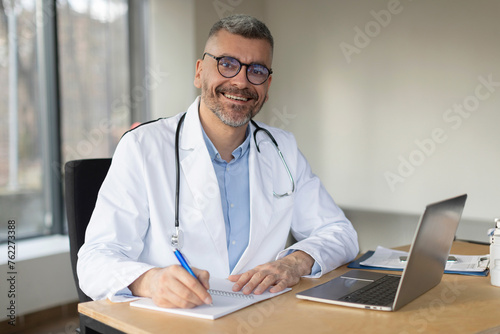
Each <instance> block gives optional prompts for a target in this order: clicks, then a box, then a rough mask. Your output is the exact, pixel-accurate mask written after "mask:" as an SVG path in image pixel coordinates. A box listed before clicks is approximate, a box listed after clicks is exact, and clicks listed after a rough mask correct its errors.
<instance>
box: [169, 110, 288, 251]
mask: <svg viewBox="0 0 500 334" xmlns="http://www.w3.org/2000/svg"><path fill="white" fill-rule="evenodd" d="M185 117H186V113H184V115H182V116H181V118H180V119H179V123H177V129H176V130H175V231H174V234H172V238H171V240H170V244H171V245H172V247H173V248H176V249H181V248H182V246H183V245H184V235H183V233H182V230H181V229H180V228H179V189H180V167H179V137H180V132H181V131H180V129H181V125H182V123H183V122H184V118H185ZM250 122H252V124H253V126H254V127H255V130H254V132H253V139H254V142H255V146H256V147H257V152H259V153H260V148H259V144H258V143H257V133H258V132H259V131H264V132H265V133H266V134H267V136H268V137H269V139H271V141H272V142H273V144H274V148H275V149H276V152H278V155H279V157H280V159H281V162H282V163H283V166H284V167H285V170H286V172H287V174H288V178H289V179H290V182H291V183H292V189H291V190H289V191H287V192H286V193H283V194H277V193H276V192H274V191H273V195H274V197H277V198H282V197H286V196H290V195H291V194H292V193H293V192H294V191H295V181H294V180H293V176H292V173H291V172H290V169H289V168H288V165H287V163H286V161H285V158H284V157H283V153H281V150H280V148H279V146H278V142H277V141H276V139H274V137H273V135H272V134H271V132H269V130H267V129H264V128H263V127H260V126H259V125H257V123H255V122H254V121H253V120H251V121H250Z"/></svg>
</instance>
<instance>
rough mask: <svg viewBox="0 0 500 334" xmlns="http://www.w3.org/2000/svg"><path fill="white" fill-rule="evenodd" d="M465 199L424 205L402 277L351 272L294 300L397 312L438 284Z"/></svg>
mask: <svg viewBox="0 0 500 334" xmlns="http://www.w3.org/2000/svg"><path fill="white" fill-rule="evenodd" d="M466 199H467V195H466V194H465V195H461V196H457V197H454V198H450V199H447V200H444V201H441V202H437V203H433V204H429V205H427V207H426V208H425V211H424V213H423V215H422V217H421V218H420V222H419V224H418V227H417V230H416V232H415V236H414V239H413V242H412V245H411V248H410V252H409V254H408V259H407V263H406V267H405V269H404V270H403V274H402V275H394V274H382V273H377V272H374V271H364V270H351V271H348V272H347V273H345V274H343V275H341V276H339V277H336V278H334V279H332V280H330V281H328V282H326V283H324V284H321V285H318V286H316V287H313V288H311V289H308V290H305V291H302V292H299V293H297V294H296V297H297V298H300V299H306V300H312V301H317V302H323V303H329V304H335V305H343V306H349V307H357V308H363V309H372V310H382V311H396V310H398V309H400V308H401V307H403V306H404V305H406V304H408V303H409V302H411V301H412V300H414V299H416V298H417V297H418V296H420V295H422V294H424V293H425V292H427V291H429V290H430V289H431V288H433V287H434V286H436V285H438V284H439V282H440V281H441V278H442V277H443V273H444V268H445V265H446V261H447V259H448V255H449V253H450V249H451V245H452V243H453V240H454V239H455V232H456V230H457V227H458V222H459V221H460V217H461V216H462V211H463V208H464V206H465V201H466Z"/></svg>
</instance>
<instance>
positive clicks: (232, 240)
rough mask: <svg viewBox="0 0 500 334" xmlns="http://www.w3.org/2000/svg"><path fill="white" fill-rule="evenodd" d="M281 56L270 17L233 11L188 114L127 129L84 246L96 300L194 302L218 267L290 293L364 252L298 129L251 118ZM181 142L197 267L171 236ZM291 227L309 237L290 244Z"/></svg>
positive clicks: (202, 65)
mask: <svg viewBox="0 0 500 334" xmlns="http://www.w3.org/2000/svg"><path fill="white" fill-rule="evenodd" d="M272 56H273V39H272V36H271V34H270V32H269V30H268V28H267V27H266V26H265V25H264V24H263V23H262V22H260V21H258V20H256V19H255V18H252V17H249V16H244V15H235V16H231V17H228V18H225V19H222V20H221V21H219V22H217V23H216V24H215V25H214V26H213V27H212V29H211V31H210V33H209V38H208V40H207V43H206V46H205V52H204V55H203V57H202V59H199V60H198V61H197V63H196V74H195V79H194V84H195V86H196V87H197V88H200V89H201V98H197V99H196V101H195V102H194V103H193V104H192V105H191V106H190V107H189V109H188V111H187V112H186V113H185V118H184V117H183V119H182V122H183V123H182V124H179V123H180V120H181V117H182V115H183V114H184V113H182V114H179V115H177V116H175V117H172V118H167V119H160V120H158V121H154V122H150V123H147V124H144V125H142V126H139V127H137V128H135V129H134V130H132V131H129V132H128V133H126V134H125V135H124V136H123V138H122V139H121V141H120V143H119V145H118V147H117V149H116V152H115V155H114V157H113V162H112V165H111V168H110V170H109V173H108V176H107V177H106V180H105V181H104V183H103V185H102V188H101V190H100V193H99V198H98V201H97V204H96V208H95V211H94V213H93V216H92V219H91V221H90V224H89V227H88V229H87V234H86V242H85V244H84V246H83V247H82V248H81V250H80V252H79V261H78V274H79V278H80V284H81V288H82V290H83V291H84V292H85V293H87V294H88V295H89V296H91V297H92V298H94V299H101V298H105V297H109V298H113V297H114V296H116V295H120V294H133V295H136V296H146V297H151V298H153V300H154V302H155V303H156V304H157V305H160V306H165V307H186V308H189V307H194V306H197V305H201V304H203V303H205V304H209V303H211V297H210V294H209V293H208V292H207V289H208V287H209V284H208V279H209V276H210V275H212V276H215V277H228V278H229V280H231V281H232V282H234V283H235V284H234V287H233V290H234V291H240V290H241V291H243V293H245V294H249V293H255V294H260V293H262V292H264V291H265V290H266V289H268V288H270V289H271V290H270V291H271V292H278V291H281V290H283V289H284V288H286V287H290V286H293V285H294V284H296V283H298V282H299V280H300V277H302V276H306V275H309V276H310V277H319V276H321V275H322V274H324V273H326V272H328V271H330V270H332V269H334V268H336V267H338V266H340V265H342V264H344V263H346V262H348V261H350V260H352V259H353V258H354V257H355V255H356V254H357V253H358V244H357V235H356V232H355V231H354V229H353V227H352V225H351V224H350V222H349V221H348V220H347V219H346V218H345V216H344V214H343V212H342V211H341V210H340V209H339V208H338V207H337V206H336V204H335V203H334V201H333V200H332V198H331V197H330V196H329V195H328V193H327V192H326V190H325V189H324V187H323V186H322V184H321V182H320V181H319V179H318V178H317V176H315V175H314V174H313V173H312V172H311V169H310V166H309V165H308V163H307V161H306V160H305V158H304V156H303V155H302V154H301V153H300V151H299V150H298V148H297V145H296V142H295V139H294V137H293V136H292V135H291V134H290V133H288V132H286V131H283V130H280V129H276V128H271V127H268V126H264V125H263V124H260V125H261V126H262V127H263V128H265V129H266V130H268V131H269V136H268V135H267V134H265V133H264V131H258V132H254V131H255V130H256V125H255V124H252V123H251V122H250V120H251V119H252V117H254V116H255V115H256V114H257V113H258V112H259V111H260V109H261V107H262V105H263V104H264V103H265V102H266V101H267V99H268V89H269V86H270V84H271V81H272V75H271V74H272V70H271V65H272ZM257 126H258V125H257ZM178 128H179V129H178ZM177 131H179V137H180V139H179V144H178V146H177V145H176V144H175V137H176V132H177ZM271 136H272V138H274V139H275V140H276V142H277V144H278V146H279V148H280V149H281V151H282V152H283V156H284V159H285V161H286V163H282V161H281V159H280V156H279V155H278V153H277V151H276V147H275V146H274V144H273V143H272V139H271ZM176 151H178V152H179V177H180V179H179V181H180V185H179V188H180V190H179V194H178V198H179V207H180V209H179V221H180V223H179V228H180V230H181V231H182V234H183V235H182V237H181V239H183V242H181V243H182V244H183V245H182V249H181V250H182V252H183V254H184V255H185V257H186V258H187V259H188V260H189V262H190V264H191V266H192V268H193V271H194V273H195V274H196V276H197V278H195V277H193V276H191V275H190V274H189V273H188V272H187V271H186V270H185V269H184V268H183V267H181V266H179V263H178V261H177V259H176V258H175V256H174V254H173V253H172V247H171V236H172V234H174V233H175V232H174V231H175V228H174V216H175V202H176V191H175V189H176V181H177V178H176V172H175V169H176V167H175V154H176ZM288 171H289V173H290V174H291V177H292V178H293V180H292V179H290V178H289V177H288ZM273 194H274V195H273ZM284 194H286V195H284ZM290 230H291V231H292V234H293V236H294V237H295V238H296V239H297V240H298V242H297V243H295V244H294V245H292V246H291V247H290V248H289V249H286V250H285V249H284V247H285V243H286V240H287V236H288V233H289V231H290Z"/></svg>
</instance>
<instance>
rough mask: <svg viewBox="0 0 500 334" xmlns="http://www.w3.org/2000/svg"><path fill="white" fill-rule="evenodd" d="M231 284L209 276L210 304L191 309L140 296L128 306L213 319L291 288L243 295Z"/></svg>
mask: <svg viewBox="0 0 500 334" xmlns="http://www.w3.org/2000/svg"><path fill="white" fill-rule="evenodd" d="M233 285H234V283H233V282H230V281H229V280H227V279H223V278H210V290H209V292H210V294H211V295H212V306H210V305H200V306H197V307H195V308H192V309H181V308H164V307H158V306H156V305H155V304H154V302H153V300H152V299H151V298H141V299H139V300H137V301H134V302H132V303H130V306H133V307H141V308H146V309H151V310H156V311H162V312H168V313H173V314H180V315H187V316H191V317H197V318H203V319H212V320H213V319H217V318H220V317H222V316H224V315H227V314H229V313H232V312H234V311H237V310H240V309H242V308H244V307H247V306H249V305H252V304H254V303H257V302H259V301H262V300H265V299H269V298H272V297H275V296H278V295H280V294H282V293H285V292H287V291H290V290H291V289H290V288H287V289H285V290H283V291H281V292H278V293H271V292H269V291H266V292H264V293H263V294H261V295H254V294H250V295H244V294H243V293H241V292H233V291H232V286H233Z"/></svg>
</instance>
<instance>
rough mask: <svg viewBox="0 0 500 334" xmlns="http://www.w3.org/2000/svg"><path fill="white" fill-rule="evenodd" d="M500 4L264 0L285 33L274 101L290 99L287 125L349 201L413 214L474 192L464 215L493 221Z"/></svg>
mask: <svg viewBox="0 0 500 334" xmlns="http://www.w3.org/2000/svg"><path fill="white" fill-rule="evenodd" d="M388 8H389V9H390V10H391V11H392V13H391V12H390V11H389V10H388ZM381 11H383V12H381ZM499 12H500V2H498V1H485V0H481V1H467V0H460V1H457V0H454V1H448V0H446V1H445V0H439V1H435V0H420V1H410V0H401V1H394V0H370V1H355V2H353V1H340V0H337V1H332V0H313V1H307V2H305V1H298V0H273V1H266V17H267V21H268V24H269V26H270V28H271V31H272V32H273V34H274V37H275V39H276V50H275V56H274V65H273V68H274V70H275V74H274V78H273V85H272V88H271V92H270V97H271V98H270V101H269V102H268V106H267V108H268V110H274V111H282V114H283V111H284V110H286V114H287V115H288V116H287V117H288V118H287V119H286V121H287V122H285V123H284V124H283V125H284V127H285V128H286V129H287V130H290V131H292V132H293V133H295V134H296V136H297V139H298V142H299V144H300V146H301V148H302V150H303V152H304V153H305V155H306V156H307V157H308V158H309V160H310V162H311V164H312V166H313V169H314V170H315V171H316V173H317V174H319V175H320V176H321V178H322V180H323V181H324V183H325V185H326V187H327V188H328V189H329V190H330V191H331V193H332V194H333V195H334V197H335V199H336V200H337V202H338V203H339V204H341V205H342V206H344V207H348V208H353V209H362V210H367V209H368V210H375V211H382V212H384V211H385V212H402V213H412V214H415V213H419V212H421V210H422V209H423V207H424V206H425V204H427V203H429V202H431V201H436V200H440V199H442V198H445V197H449V196H453V195H458V194H461V193H465V192H466V193H468V194H469V200H468V203H467V205H466V209H465V211H464V216H465V217H468V218H473V219H477V220H478V221H488V222H491V221H492V219H493V218H494V217H495V216H497V215H499V214H500V175H499V174H500V173H499V167H498V166H500V154H498V153H499V150H500V132H499V131H498V125H499V124H500V112H499V107H500V66H499V65H498V59H500V43H498V38H499V36H500V35H499V33H500V20H498V13H499ZM373 13H375V14H373ZM377 13H378V14H377ZM382 13H384V14H382ZM389 13H391V14H389ZM377 16H378V20H380V21H382V23H379V21H378V20H377V18H376V17H377ZM358 29H360V30H362V31H365V30H366V29H368V32H363V33H359V32H358V31H359V30H358ZM370 35H371V37H370ZM342 47H344V48H345V49H346V50H348V51H350V52H351V53H349V52H343V51H342ZM354 48H356V49H354ZM346 55H347V56H346ZM488 78H490V79H488ZM483 81H493V82H494V84H493V85H490V86H488V87H486V86H485V85H484V84H483V83H482V82H483ZM478 87H479V88H478ZM475 103H477V105H476V104H475ZM464 104H465V107H464V108H463V110H464V113H463V116H461V115H460V114H458V113H456V112H454V111H453V108H454V106H455V105H464ZM467 108H468V109H470V111H467ZM270 115H271V117H275V115H276V113H274V114H273V113H272V112H271V113H270ZM437 129H441V130H437ZM433 133H435V134H434V137H435V138H433V135H432V134H433ZM431 140H433V143H431ZM417 142H419V143H420V144H417ZM424 143H425V144H424ZM419 145H423V147H424V148H420V146H419ZM403 160H405V161H408V162H406V163H403V162H402V161H403ZM410 163H411V164H412V165H410ZM402 164H403V166H401V165H402ZM387 172H390V173H393V174H392V177H393V179H394V180H397V181H398V182H395V183H393V184H392V187H391V184H390V182H388V181H387V179H386V173H387ZM395 177H397V179H396V178H395ZM399 181H401V182H399ZM481 228H484V226H481Z"/></svg>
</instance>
